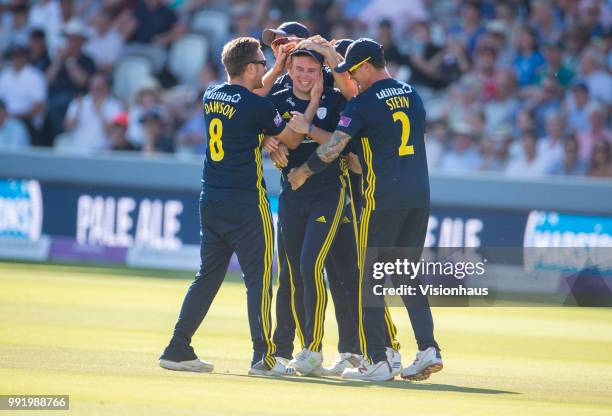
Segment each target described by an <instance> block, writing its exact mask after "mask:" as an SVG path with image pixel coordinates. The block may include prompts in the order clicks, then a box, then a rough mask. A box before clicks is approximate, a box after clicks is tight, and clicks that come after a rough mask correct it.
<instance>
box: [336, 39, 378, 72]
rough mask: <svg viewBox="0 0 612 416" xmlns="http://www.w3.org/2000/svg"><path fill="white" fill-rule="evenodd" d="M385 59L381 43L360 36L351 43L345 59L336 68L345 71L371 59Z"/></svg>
mask: <svg viewBox="0 0 612 416" xmlns="http://www.w3.org/2000/svg"><path fill="white" fill-rule="evenodd" d="M383 59H384V54H383V47H382V45H381V44H380V43H378V42H376V41H374V40H372V39H369V38H359V39H357V40H356V41H355V42H353V43H351V44H350V45H349V47H348V49H347V50H346V56H345V57H344V61H343V62H341V63H340V64H339V65H338V66H337V67H336V68H335V69H334V70H335V71H336V72H345V71H349V70H351V69H353V68H355V67H356V66H358V65H361V64H362V63H364V62H367V61H369V60H373V61H381V60H383Z"/></svg>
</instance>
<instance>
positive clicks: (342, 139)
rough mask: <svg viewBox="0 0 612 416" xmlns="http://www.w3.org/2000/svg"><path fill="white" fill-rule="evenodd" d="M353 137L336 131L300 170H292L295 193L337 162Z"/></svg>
mask: <svg viewBox="0 0 612 416" xmlns="http://www.w3.org/2000/svg"><path fill="white" fill-rule="evenodd" d="M350 140H351V136H349V135H348V134H346V133H344V132H341V131H337V130H336V131H335V132H334V133H333V134H332V135H331V138H330V139H329V141H327V143H324V144H322V145H320V146H319V147H317V151H316V152H315V153H313V154H312V156H310V158H309V159H308V160H307V161H306V163H304V164H303V165H302V166H300V167H299V168H294V169H291V172H289V175H287V177H288V179H289V183H291V189H293V190H294V191H295V190H296V189H298V188H299V187H300V186H302V185H303V184H304V182H306V180H307V179H308V178H309V177H311V176H312V175H314V174H315V173H317V172H321V171H323V170H325V169H326V168H327V167H328V166H329V165H330V164H331V163H332V162H333V161H334V160H336V159H337V158H338V157H339V156H340V154H341V153H342V151H343V150H344V148H345V147H346V145H347V144H348V142H349V141H350Z"/></svg>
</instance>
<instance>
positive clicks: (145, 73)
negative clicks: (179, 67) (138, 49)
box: [113, 56, 153, 101]
mask: <svg viewBox="0 0 612 416" xmlns="http://www.w3.org/2000/svg"><path fill="white" fill-rule="evenodd" d="M152 72H153V66H152V64H151V61H150V60H148V59H147V58H144V57H142V56H124V57H122V58H120V60H119V61H118V62H117V64H116V65H115V70H114V80H115V83H114V85H113V92H114V93H115V95H116V96H117V97H119V98H121V99H123V100H126V101H129V100H130V99H131V98H132V95H133V93H134V92H136V91H137V90H138V87H139V85H140V84H141V83H142V82H143V81H144V80H146V79H148V78H149V77H150V76H151V74H152Z"/></svg>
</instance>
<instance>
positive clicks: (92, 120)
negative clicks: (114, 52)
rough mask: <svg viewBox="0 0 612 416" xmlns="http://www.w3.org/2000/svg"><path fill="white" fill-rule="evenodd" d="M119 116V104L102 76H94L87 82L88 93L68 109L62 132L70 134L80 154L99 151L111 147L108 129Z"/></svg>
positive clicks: (98, 74) (73, 102)
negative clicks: (84, 151)
mask: <svg viewBox="0 0 612 416" xmlns="http://www.w3.org/2000/svg"><path fill="white" fill-rule="evenodd" d="M119 113H121V103H120V102H119V101H118V100H117V99H115V98H114V97H112V96H111V95H110V92H109V87H108V82H107V80H106V76H105V75H104V74H103V73H97V74H95V75H93V76H92V77H91V80H90V82H89V93H88V94H87V95H85V96H84V97H77V98H75V99H74V100H73V101H72V102H71V103H70V106H69V107H68V113H67V114H66V121H65V129H66V130H68V131H72V132H73V145H74V147H75V148H76V149H81V150H99V149H108V148H110V147H111V142H110V139H109V135H108V129H109V126H110V124H111V122H112V121H113V119H114V118H115V117H116V116H117V115H118V114H119Z"/></svg>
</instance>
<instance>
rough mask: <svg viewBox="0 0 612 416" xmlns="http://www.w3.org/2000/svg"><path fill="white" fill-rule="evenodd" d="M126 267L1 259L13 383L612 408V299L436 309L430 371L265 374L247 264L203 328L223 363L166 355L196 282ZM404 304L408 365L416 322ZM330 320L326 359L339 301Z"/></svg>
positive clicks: (241, 409)
mask: <svg viewBox="0 0 612 416" xmlns="http://www.w3.org/2000/svg"><path fill="white" fill-rule="evenodd" d="M126 274H129V273H128V272H125V271H114V270H109V269H85V268H71V267H60V266H43V265H23V264H10V263H0V394H70V399H71V400H70V408H71V410H70V411H69V412H60V411H57V412H53V414H54V415H56V414H57V415H59V414H78V415H196V414H201V415H214V414H229V415H260V414H275V415H309V416H310V415H313V416H314V415H343V414H347V415H349V414H350V415H356V414H368V415H376V416H378V415H398V414H409V413H419V414H426V415H451V414H452V415H470V416H478V415H487V416H488V415H492V414H495V415H517V414H521V415H528V414H529V415H610V414H612V395H611V394H610V392H612V354H610V351H612V310H611V309H595V308H591V309H587V308H585V309H578V308H545V307H541V308H488V309H484V308H483V309H481V308H436V309H435V310H434V318H435V322H436V334H437V338H438V341H439V342H440V344H441V345H442V347H443V349H444V350H443V356H444V359H445V368H444V370H443V371H442V372H441V373H439V374H436V375H433V376H432V378H431V379H430V380H428V382H426V383H418V384H417V383H409V382H405V381H402V380H397V381H393V382H386V383H363V382H343V381H341V380H339V379H336V378H325V379H316V378H306V377H298V378H290V379H274V378H265V377H260V378H252V377H247V376H246V370H247V367H248V365H249V359H250V355H251V353H250V341H249V334H248V324H247V318H246V298H245V294H244V287H243V285H242V284H241V283H240V282H239V281H238V280H237V279H236V277H235V276H234V277H233V279H229V280H228V281H227V282H226V283H225V284H224V285H223V286H222V288H221V291H220V292H219V295H218V297H217V299H216V301H215V303H214V304H213V306H212V308H211V310H210V313H209V315H208V317H207V319H206V320H205V322H204V324H203V326H202V328H201V329H200V331H199V333H198V334H196V337H195V339H194V344H195V345H194V346H195V348H196V351H197V352H198V353H200V354H201V356H202V358H204V359H206V360H210V361H212V362H213V363H214V364H215V366H216V371H215V373H213V374H192V373H177V372H170V371H166V370H162V369H161V368H159V367H158V365H157V358H158V355H159V353H160V352H161V350H162V349H163V347H164V346H165V343H166V342H167V341H168V337H169V334H170V330H171V328H172V326H173V325H174V322H175V319H176V315H177V312H178V310H179V307H180V302H181V301H182V297H183V294H184V292H185V290H186V288H187V285H188V280H185V279H171V278H165V277H160V276H159V274H158V276H157V277H155V278H147V277H146V276H145V273H144V272H137V273H135V274H134V273H133V272H132V274H133V275H126ZM330 303H331V298H330ZM392 314H393V316H394V318H395V320H396V323H397V324H398V328H399V338H400V341H403V344H404V347H403V350H402V353H403V354H404V361H405V362H406V363H407V362H408V361H409V360H410V359H411V358H412V356H413V337H412V332H411V329H410V325H409V322H408V319H407V317H406V313H405V312H404V311H403V310H399V309H394V310H392ZM325 330H326V338H325V339H326V341H327V343H326V345H325V348H324V355H325V357H326V360H325V361H326V363H327V362H330V361H331V360H333V358H334V353H335V351H334V347H335V342H336V340H337V335H336V329H335V322H334V318H333V313H332V305H330V307H329V309H328V313H327V323H326V328H325ZM0 413H2V414H3V415H4V414H10V413H11V412H0ZM14 413H15V414H19V415H21V414H24V413H21V412H14ZM37 413H40V414H49V413H48V412H43V411H40V412H31V413H30V412H29V413H28V414H37Z"/></svg>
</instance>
